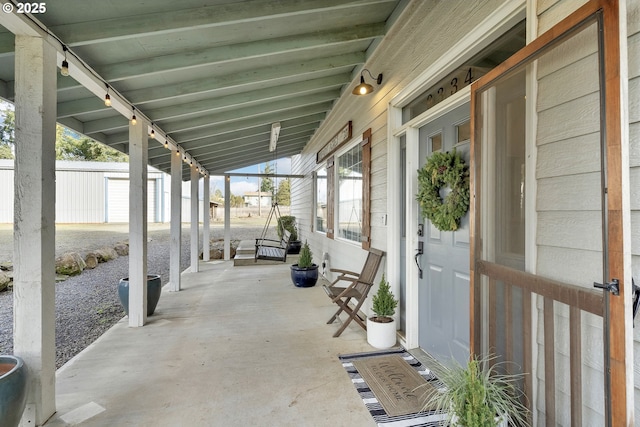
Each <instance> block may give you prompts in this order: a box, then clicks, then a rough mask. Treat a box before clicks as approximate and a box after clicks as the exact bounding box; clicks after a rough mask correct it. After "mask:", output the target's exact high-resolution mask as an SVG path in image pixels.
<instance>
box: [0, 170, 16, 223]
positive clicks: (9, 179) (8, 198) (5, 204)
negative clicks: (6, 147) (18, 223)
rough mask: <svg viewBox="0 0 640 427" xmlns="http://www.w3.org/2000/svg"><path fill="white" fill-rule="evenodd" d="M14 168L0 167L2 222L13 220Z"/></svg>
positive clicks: (0, 219) (0, 221)
mask: <svg viewBox="0 0 640 427" xmlns="http://www.w3.org/2000/svg"><path fill="white" fill-rule="evenodd" d="M13 194H14V180H13V169H10V170H7V169H0V223H12V222H13V197H14V196H13Z"/></svg>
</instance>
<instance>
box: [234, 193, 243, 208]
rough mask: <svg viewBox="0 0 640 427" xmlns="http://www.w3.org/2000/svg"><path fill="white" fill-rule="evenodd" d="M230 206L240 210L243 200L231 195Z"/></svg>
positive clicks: (240, 197)
mask: <svg viewBox="0 0 640 427" xmlns="http://www.w3.org/2000/svg"><path fill="white" fill-rule="evenodd" d="M231 206H232V207H234V208H241V207H243V206H244V198H243V197H242V196H236V195H234V194H232V195H231Z"/></svg>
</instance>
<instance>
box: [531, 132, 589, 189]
mask: <svg viewBox="0 0 640 427" xmlns="http://www.w3.org/2000/svg"><path fill="white" fill-rule="evenodd" d="M599 171H600V134H599V133H591V134H588V135H581V136H578V137H575V138H570V139H566V140H564V141H559V142H556V143H555V144H546V145H542V146H540V147H539V148H538V164H537V165H536V177H537V178H538V179H541V178H551V177H555V176H562V175H575V174H580V173H588V172H599Z"/></svg>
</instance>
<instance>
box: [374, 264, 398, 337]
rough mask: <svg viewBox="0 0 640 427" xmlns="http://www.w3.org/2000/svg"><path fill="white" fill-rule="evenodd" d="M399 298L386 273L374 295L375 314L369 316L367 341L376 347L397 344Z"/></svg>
mask: <svg viewBox="0 0 640 427" xmlns="http://www.w3.org/2000/svg"><path fill="white" fill-rule="evenodd" d="M397 306H398V300H397V299H396V298H395V297H394V295H393V292H391V286H390V285H389V282H387V280H386V278H385V276H384V273H383V274H382V279H381V280H380V284H379V286H378V292H377V293H376V294H375V295H374V296H373V304H372V307H371V309H372V310H373V312H374V313H375V316H369V317H367V342H368V343H369V344H371V345H372V346H373V347H376V348H389V347H393V346H394V345H395V344H396V321H395V319H394V318H393V315H394V314H395V313H396V307H397Z"/></svg>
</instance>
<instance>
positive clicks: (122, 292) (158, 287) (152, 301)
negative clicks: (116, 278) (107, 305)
mask: <svg viewBox="0 0 640 427" xmlns="http://www.w3.org/2000/svg"><path fill="white" fill-rule="evenodd" d="M161 293H162V279H161V278H160V276H159V275H157V274H149V275H148V276H147V316H151V315H152V314H153V312H154V311H155V310H156V306H157V305H158V301H159V300H160V294H161ZM118 297H119V298H120V303H121V304H122V307H124V311H125V313H127V316H128V315H129V278H128V277H125V278H124V279H120V283H119V284H118Z"/></svg>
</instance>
